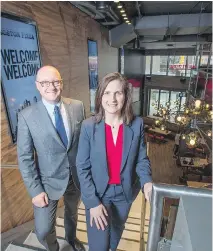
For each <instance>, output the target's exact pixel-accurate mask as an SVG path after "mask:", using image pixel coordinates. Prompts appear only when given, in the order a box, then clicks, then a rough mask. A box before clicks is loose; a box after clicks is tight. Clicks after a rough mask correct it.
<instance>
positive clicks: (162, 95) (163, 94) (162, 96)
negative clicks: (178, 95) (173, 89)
mask: <svg viewBox="0 0 213 251" xmlns="http://www.w3.org/2000/svg"><path fill="white" fill-rule="evenodd" d="M168 101H169V91H166V90H161V91H160V104H161V105H163V106H165V105H166V102H168Z"/></svg>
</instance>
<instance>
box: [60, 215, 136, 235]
mask: <svg viewBox="0 0 213 251" xmlns="http://www.w3.org/2000/svg"><path fill="white" fill-rule="evenodd" d="M80 218H81V217H79V216H78V225H77V228H78V229H82V230H85V231H86V217H82V218H81V219H80ZM56 225H58V226H63V227H64V219H63V218H57V219H56ZM125 230H130V231H135V232H140V225H135V224H131V223H126V224H125Z"/></svg>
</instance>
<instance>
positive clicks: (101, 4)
mask: <svg viewBox="0 0 213 251" xmlns="http://www.w3.org/2000/svg"><path fill="white" fill-rule="evenodd" d="M96 10H100V11H106V10H109V3H108V2H106V1H96Z"/></svg>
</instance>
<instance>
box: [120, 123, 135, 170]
mask: <svg viewBox="0 0 213 251" xmlns="http://www.w3.org/2000/svg"><path fill="white" fill-rule="evenodd" d="M123 128H124V130H123V153H122V162H121V172H122V170H123V168H124V166H125V163H126V160H127V157H128V155H129V150H130V147H131V144H132V138H133V131H132V129H131V128H130V127H129V126H128V125H125V124H124V126H123Z"/></svg>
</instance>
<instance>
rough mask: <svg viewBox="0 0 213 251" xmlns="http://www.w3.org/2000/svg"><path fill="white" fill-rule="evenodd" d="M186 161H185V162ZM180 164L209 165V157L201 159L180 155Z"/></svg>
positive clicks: (196, 166)
mask: <svg viewBox="0 0 213 251" xmlns="http://www.w3.org/2000/svg"><path fill="white" fill-rule="evenodd" d="M184 162H185V163H184ZM180 164H181V166H186V167H195V168H198V167H204V166H206V165H208V161H207V159H201V158H196V157H194V158H192V157H180Z"/></svg>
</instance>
